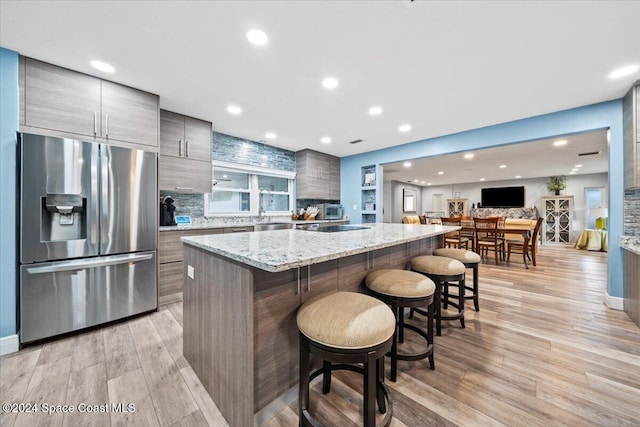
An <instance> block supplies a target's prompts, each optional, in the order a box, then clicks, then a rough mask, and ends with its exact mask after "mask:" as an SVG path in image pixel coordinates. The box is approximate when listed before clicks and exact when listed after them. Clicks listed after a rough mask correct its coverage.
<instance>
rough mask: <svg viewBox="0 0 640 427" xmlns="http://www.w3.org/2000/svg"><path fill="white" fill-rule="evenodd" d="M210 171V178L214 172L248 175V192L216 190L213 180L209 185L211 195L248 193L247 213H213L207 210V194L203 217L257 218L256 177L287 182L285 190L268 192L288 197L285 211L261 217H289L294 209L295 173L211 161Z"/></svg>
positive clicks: (257, 191)
mask: <svg viewBox="0 0 640 427" xmlns="http://www.w3.org/2000/svg"><path fill="white" fill-rule="evenodd" d="M211 166H212V170H211V176H212V177H213V176H214V172H216V171H226V172H237V173H246V174H248V175H249V190H248V191H247V190H233V189H216V186H215V179H213V180H212V182H211V184H212V186H211V193H213V192H215V191H235V192H238V193H243V192H248V193H249V207H250V209H249V211H237V212H215V211H211V210H209V205H210V204H209V194H211V193H205V195H204V216H205V217H211V216H217V217H224V216H245V217H250V216H258V215H259V212H258V210H259V209H260V189H259V188H258V175H264V176H271V177H275V178H286V179H287V181H288V184H287V190H288V191H286V192H284V191H269V193H270V194H273V195H287V196H289V208H288V209H287V210H286V211H267V212H263V215H266V216H269V215H273V216H276V215H277V216H280V215H289V214H290V213H291V211H292V210H294V208H295V194H294V184H295V177H296V173H295V172H289V171H282V170H278V169H270V168H264V167H259V166H246V165H238V164H235V163H227V162H219V161H215V160H213V161H212V162H211Z"/></svg>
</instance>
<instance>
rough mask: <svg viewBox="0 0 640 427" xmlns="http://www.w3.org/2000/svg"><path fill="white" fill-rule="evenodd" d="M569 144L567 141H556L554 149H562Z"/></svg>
mask: <svg viewBox="0 0 640 427" xmlns="http://www.w3.org/2000/svg"><path fill="white" fill-rule="evenodd" d="M567 142H568V141H567V140H566V139H559V140H557V141H554V143H553V146H554V147H562V146H565V145H567Z"/></svg>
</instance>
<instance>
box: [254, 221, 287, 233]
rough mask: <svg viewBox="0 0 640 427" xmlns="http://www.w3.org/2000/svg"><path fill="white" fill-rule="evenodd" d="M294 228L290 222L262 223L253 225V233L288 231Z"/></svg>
mask: <svg viewBox="0 0 640 427" xmlns="http://www.w3.org/2000/svg"><path fill="white" fill-rule="evenodd" d="M289 228H293V224H291V223H290V222H262V223H257V224H254V225H253V231H269V230H287V229H289Z"/></svg>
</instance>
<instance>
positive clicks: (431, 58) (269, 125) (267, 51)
mask: <svg viewBox="0 0 640 427" xmlns="http://www.w3.org/2000/svg"><path fill="white" fill-rule="evenodd" d="M638 16H640V2H638V1H621V2H616V1H566V2H559V1H555V2H550V1H543V2H533V1H529V2H523V1H517V2H506V1H491V2H490V1H468V2H460V1H456V2H426V1H415V2H410V1H408V0H396V1H363V0H361V1H209V2H207V1H128V2H124V1H117V2H116V1H99V2H98V1H77V2H73V1H71V2H68V1H65V2H62V1H44V2H40V1H4V0H3V1H1V2H0V44H1V45H2V46H3V47H5V48H9V49H13V50H16V51H18V52H20V53H21V54H23V55H26V56H31V57H34V58H37V59H41V60H44V61H47V62H51V63H54V64H57V65H61V66H65V67H68V68H71V69H75V70H78V71H82V72H86V73H89V74H93V75H99V76H101V77H104V78H108V79H110V80H114V81H116V82H120V83H123V84H127V85H130V86H134V87H138V88H141V89H144V90H148V91H150V92H154V93H157V94H159V95H160V97H161V98H160V103H161V107H162V108H164V109H168V110H172V111H176V112H179V113H183V114H187V115H192V116H195V117H198V118H201V119H206V120H210V121H212V122H213V125H214V129H215V130H216V131H219V132H224V133H228V134H232V135H235V136H239V137H243V138H248V139H252V140H263V139H264V138H265V136H264V135H265V133H266V132H267V131H272V132H275V133H277V135H278V137H277V139H276V140H275V141H268V143H269V144H270V145H275V146H279V147H283V148H287V149H291V150H299V149H302V148H315V149H318V150H321V151H324V152H328V153H331V154H334V155H338V156H345V155H350V154H357V153H360V152H365V151H370V150H374V149H379V148H383V147H389V146H393V145H398V144H403V143H406V142H412V141H417V140H421V139H425V138H431V137H434V136H439V135H445V134H450V133H454V132H458V131H461V130H466V129H473V128H478V127H482V126H487V125H493V124H498V123H502V122H506V121H511V120H515V119H520V118H525V117H531V116H535V115H539V114H544V113H549V112H554V111H559V110H564V109H568V108H573V107H577V106H582V105H588V104H592V103H597V102H602V101H606V100H611V99H617V98H621V97H622V96H623V94H624V93H625V92H626V90H627V89H628V88H629V87H630V85H631V84H632V83H633V81H635V80H636V79H638V78H640V73H636V74H635V75H633V76H629V77H626V78H623V79H620V80H611V79H609V78H608V77H607V75H608V73H609V72H610V71H612V70H613V69H615V68H617V67H620V66H624V65H628V64H640V25H638ZM252 28H260V29H262V30H263V31H265V32H266V33H267V35H268V37H269V43H268V44H267V45H266V46H263V47H256V46H253V45H251V44H249V43H248V42H247V40H246V37H245V34H246V32H247V30H249V29H252ZM94 59H99V60H102V61H105V62H108V63H110V64H112V65H113V66H115V68H116V73H115V74H111V75H107V74H104V73H101V72H99V71H97V70H94V69H93V68H91V67H90V66H89V61H91V60H94ZM329 75H331V76H335V77H337V78H338V79H339V81H340V86H339V87H338V88H337V89H336V90H333V91H327V90H325V89H323V88H322V86H321V80H322V79H323V78H324V77H326V76H329ZM229 104H237V105H239V106H241V107H242V108H243V114H242V115H241V116H231V115H229V114H228V113H227V112H226V111H225V109H226V107H227V105H229ZM374 104H379V105H381V106H382V107H383V108H384V112H383V113H382V115H381V116H378V117H375V118H374V117H370V116H369V115H368V114H367V110H368V108H369V107H370V106H372V105H374ZM405 122H408V123H411V124H412V126H413V129H412V130H411V132H409V133H406V134H401V133H399V132H398V131H397V128H398V125H400V124H401V123H405ZM324 135H328V136H331V137H332V139H333V142H332V143H331V144H329V145H321V144H320V143H319V139H320V137H321V136H324ZM354 139H363V140H364V142H362V143H360V144H357V145H350V144H348V141H351V140H354Z"/></svg>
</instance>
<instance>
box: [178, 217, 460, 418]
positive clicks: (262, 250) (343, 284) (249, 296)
mask: <svg viewBox="0 0 640 427" xmlns="http://www.w3.org/2000/svg"><path fill="white" fill-rule="evenodd" d="M344 227H349V226H344ZM366 227H367V228H364V229H349V230H348V231H344V232H333V233H329V232H320V231H308V230H300V229H293V230H275V231H265V232H262V233H237V234H226V235H212V236H196V237H184V238H182V242H183V244H184V284H185V285H184V321H183V323H184V325H183V326H184V356H185V358H186V359H187V361H188V362H189V363H190V365H191V367H192V368H193V370H194V371H195V373H196V374H197V375H198V377H199V378H200V380H201V381H202V384H203V385H204V387H205V388H206V389H207V391H208V392H209V394H210V395H211V397H212V398H213V400H214V402H215V403H216V405H218V408H219V409H220V411H221V413H222V414H223V415H224V417H225V418H226V420H227V421H228V423H229V425H231V426H249V425H252V424H254V414H258V417H257V419H256V421H261V418H260V417H261V416H266V413H269V412H271V411H272V410H273V411H275V410H277V407H278V406H279V405H284V404H286V403H287V402H286V400H281V399H282V396H283V395H285V393H287V392H288V391H289V392H291V389H292V387H294V386H295V385H296V383H297V381H298V358H299V356H298V330H297V327H296V322H295V314H296V311H297V309H298V307H299V306H300V304H302V303H304V302H305V301H307V300H308V299H309V298H311V297H312V296H315V295H317V294H320V293H323V292H329V291H337V290H348V291H356V292H361V291H362V290H363V287H362V281H363V279H364V277H365V276H366V275H367V274H368V273H369V272H370V271H371V270H373V269H380V268H402V269H404V268H405V267H406V263H407V260H408V259H410V258H412V257H414V256H417V255H427V254H431V253H432V252H433V250H434V249H436V248H439V247H442V245H443V241H444V234H445V233H446V232H449V231H452V230H456V229H457V227H445V226H441V225H403V224H367V225H366ZM354 228H355V227H354ZM294 396H295V394H294Z"/></svg>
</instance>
